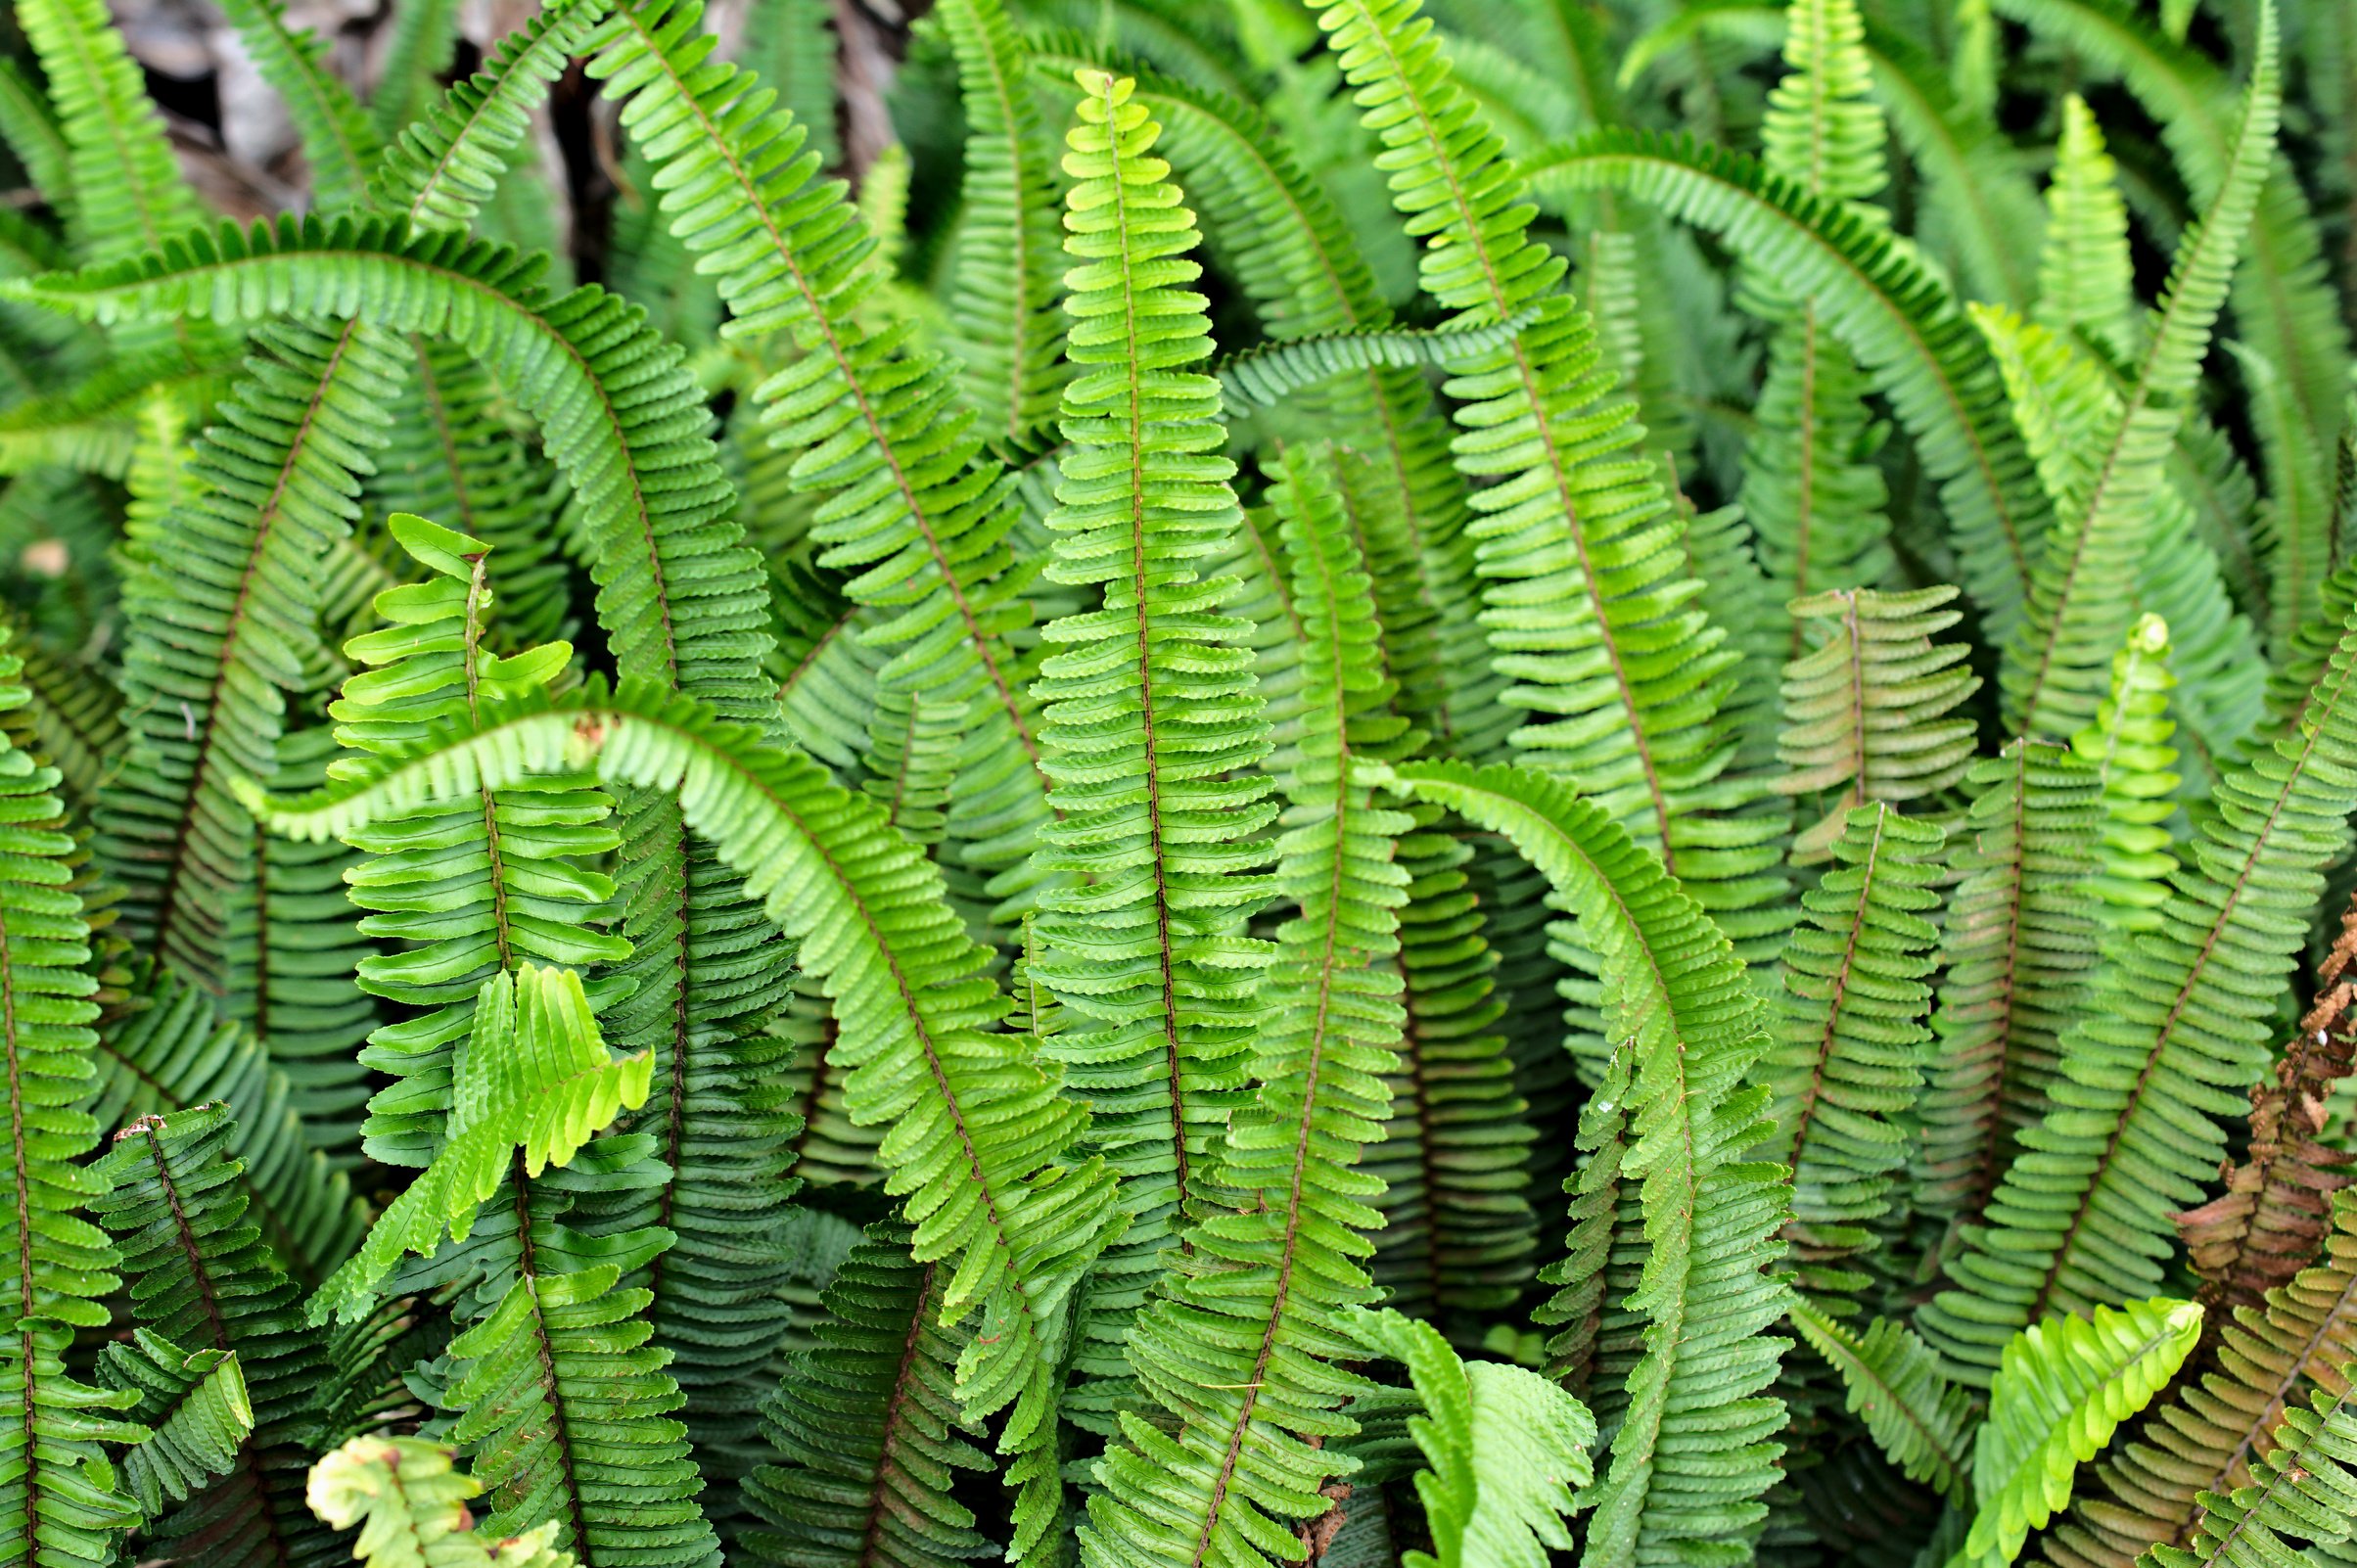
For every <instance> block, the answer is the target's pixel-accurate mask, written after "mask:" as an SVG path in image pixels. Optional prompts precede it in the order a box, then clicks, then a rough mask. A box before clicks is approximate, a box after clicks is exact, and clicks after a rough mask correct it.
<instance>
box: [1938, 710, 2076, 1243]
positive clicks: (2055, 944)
mask: <svg viewBox="0 0 2357 1568" xmlns="http://www.w3.org/2000/svg"><path fill="white" fill-rule="evenodd" d="M1964 782H1965V784H1966V786H1967V787H1968V788H1970V790H1971V791H1972V804H1971V806H1970V807H1969V808H1968V809H1967V810H1966V812H1965V815H1964V822H1963V824H1962V829H1963V830H1964V831H1968V832H1969V834H1970V837H1969V838H1968V839H1966V840H1965V841H1964V843H1965V845H1966V846H1967V847H1966V848H1964V850H1963V851H1962V853H1960V854H1959V856H1958V860H1959V862H1960V865H1959V869H1960V870H1962V871H1963V873H1964V881H1963V883H1962V884H1961V885H1960V886H1959V887H1958V888H1957V890H1956V892H1955V893H1954V894H1953V895H1952V896H1951V897H1950V899H1949V901H1948V906H1947V908H1946V910H1945V911H1944V920H1945V926H1946V944H1945V950H1944V951H1943V953H1942V958H1943V961H1944V962H1945V965H1946V969H1947V973H1946V975H1945V976H1944V977H1943V979H1942V980H1941V983H1940V989H1939V1001H1938V1006H1937V1008H1936V1009H1935V1010H1934V1011H1933V1013H1932V1016H1931V1027H1932V1032H1933V1033H1934V1034H1935V1035H1936V1036H1937V1037H1938V1038H1939V1044H1938V1046H1937V1048H1936V1049H1935V1050H1934V1052H1933V1061H1934V1064H1935V1065H1934V1067H1933V1071H1932V1074H1931V1086H1930V1087H1929V1088H1927V1089H1926V1090H1925V1091H1924V1093H1923V1098H1922V1103H1921V1108H1920V1113H1919V1115H1920V1123H1921V1134H1920V1135H1921V1145H1920V1150H1919V1153H1918V1166H1917V1171H1916V1202H1917V1204H1918V1207H1920V1208H1922V1209H1926V1210H1928V1211H1930V1212H1932V1213H1935V1214H1940V1215H1944V1216H1947V1217H1950V1218H1952V1219H1955V1220H1961V1221H1964V1222H1972V1221H1976V1220H1977V1219H1978V1218H1979V1216H1980V1213H1981V1210H1982V1209H1983V1208H1984V1207H1986V1206H1987V1204H1988V1201H1989V1197H1990V1194H1991V1193H1993V1192H1995V1191H1996V1189H1997V1180H1998V1177H1999V1176H2002V1175H2003V1174H2004V1173H2005V1171H2006V1170H2007V1169H2008V1168H2009V1167H2010V1165H2011V1164H2012V1157H2013V1140H2014V1138H2015V1136H2016V1135H2017V1134H2018V1133H2019V1131H2020V1130H2021V1129H2023V1128H2025V1127H2029V1126H2031V1125H2033V1124H2035V1123H2036V1121H2037V1120H2038V1116H2039V1114H2040V1112H2041V1111H2042V1110H2043V1108H2044V1107H2045V1104H2046V1097H2047V1094H2048V1092H2049V1090H2050V1088H2051V1087H2052V1085H2053V1083H2054V1080H2055V1075H2056V1074H2057V1071H2058V1070H2059V1067H2060V1062H2061V1044H2060V1041H2061V1037H2062V1034H2063V1031H2064V1030H2065V1029H2067V1028H2068V1027H2069V1024H2070V1021H2071V1019H2072V1017H2073V1016H2074V1015H2075V1013H2076V1012H2077V1010H2078V1005H2079V1003H2080V1002H2082V1001H2083V1000H2084V999H2085V996H2086V990H2087V987H2088V985H2089V984H2090V982H2091V981H2092V979H2093V976H2094V971H2095V964H2096V955H2097V946H2098V937H2099V931H2098V927H2097V923H2096V920H2095V909H2094V903H2093V899H2091V898H2090V894H2089V889H2088V882H2089V879H2090V878H2091V877H2093V876H2094V875H2095V874H2096V872H2097V869H2098V866H2099V864H2100V863H2101V862H2100V860H2099V854H2100V853H2101V847H2100V841H2099V839H2098V836H2097V835H2098V833H2099V832H2100V831H2102V830H2103V828H2104V827H2105V826H2106V823H2105V820H2104V815H2103V795H2102V793H2101V791H2102V785H2103V775H2102V774H2101V772H2100V771H2099V770H2098V768H2097V767H2095V766H2092V765H2089V764H2088V763H2087V762H2086V761H2084V760H2083V759H2081V758H2077V757H2074V756H2073V755H2072V754H2071V753H2069V752H2066V751H2064V750H2063V749H2062V748H2061V747H2058V746H2056V745H2054V744H2053V743H2051V742H2047V741H2040V740H2035V739H2031V738H2029V737H2023V738H2020V739H2017V740H2013V741H2010V742H2008V743H2007V745H2006V747H2005V749H2004V750H2003V751H2001V752H2000V753H1999V754H1998V755H1997V756H1995V757H1993V758H1989V759H1986V760H1984V761H1978V762H1975V763H1974V764H1973V765H1972V768H1971V770H1970V771H1969V772H1967V773H1966V774H1965V775H1964Z"/></svg>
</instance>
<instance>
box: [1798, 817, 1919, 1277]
mask: <svg viewBox="0 0 2357 1568" xmlns="http://www.w3.org/2000/svg"><path fill="white" fill-rule="evenodd" d="M1946 844H1947V837H1946V835H1945V834H1943V833H1942V832H1941V831H1940V829H1939V828H1938V827H1937V826H1936V825H1933V824H1931V823H1926V822H1914V821H1910V820H1908V819H1907V818H1906V817H1903V816H1901V815H1900V814H1899V812H1898V808H1897V807H1894V806H1892V805H1891V804H1890V803H1888V802H1886V801H1876V802H1873V803H1872V804H1871V805H1867V806H1861V807H1857V808H1856V809H1854V810H1851V811H1850V812H1848V813H1847V814H1846V816H1845V818H1844V826H1843V828H1842V833H1841V837H1840V838H1838V839H1836V840H1834V841H1833V843H1832V844H1831V845H1830V846H1829V847H1828V849H1829V852H1830V853H1831V856H1832V864H1831V865H1830V866H1829V867H1828V868H1827V869H1826V873H1825V876H1824V877H1823V878H1822V879H1821V880H1820V881H1819V882H1818V885H1817V886H1816V887H1815V888H1813V889H1811V890H1810V891H1809V892H1808V893H1807V894H1806V895H1805V896H1804V897H1803V899H1802V900H1801V901H1802V906H1803V908H1804V909H1805V910H1806V911H1807V913H1806V914H1805V915H1804V917H1803V918H1802V920H1801V922H1800V923H1799V924H1798V925H1796V926H1795V927H1794V928H1793V930H1792V933H1791V935H1790V936H1789V937H1788V938H1787V939H1786V940H1785V945H1784V959H1783V964H1782V968H1781V975H1782V980H1783V984H1782V987H1781V990H1780V994H1779V1017H1778V1019H1777V1022H1776V1025H1775V1028H1774V1031H1773V1038H1774V1040H1775V1043H1774V1044H1773V1045H1772V1046H1771V1047H1770V1048H1769V1050H1768V1052H1767V1054H1766V1055H1765V1056H1763V1057H1762V1058H1761V1059H1760V1063H1759V1066H1758V1067H1757V1068H1755V1069H1754V1070H1753V1071H1754V1075H1755V1077H1756V1078H1757V1079H1758V1081H1759V1082H1761V1083H1763V1084H1766V1085H1767V1086H1768V1089H1769V1094H1770V1099H1769V1114H1770V1115H1771V1116H1772V1117H1773V1118H1774V1119H1775V1121H1776V1128H1777V1138H1778V1142H1777V1145H1776V1148H1777V1155H1778V1158H1779V1159H1780V1160H1781V1161H1782V1162H1783V1163H1784V1164H1786V1165H1789V1166H1790V1167H1792V1221H1791V1223H1790V1224H1789V1225H1788V1226H1787V1227H1786V1230H1785V1236H1786V1239H1787V1240H1788V1241H1789V1242H1790V1243H1791V1245H1792V1248H1793V1256H1794V1259H1795V1261H1796V1262H1798V1264H1799V1265H1800V1284H1801V1288H1802V1289H1803V1290H1804V1291H1809V1292H1814V1293H1817V1294H1820V1295H1824V1296H1827V1297H1831V1298H1835V1299H1838V1298H1840V1297H1842V1296H1845V1295H1849V1294H1853V1293H1855V1292H1857V1291H1858V1290H1860V1289H1862V1288H1863V1287H1864V1286H1865V1284H1866V1283H1867V1280H1866V1276H1865V1275H1863V1274H1861V1273H1859V1272H1858V1271H1857V1270H1856V1269H1855V1268H1848V1267H1845V1261H1846V1260H1848V1259H1850V1258H1853V1257H1855V1256H1856V1255H1857V1254H1858V1253H1860V1252H1862V1251H1865V1250H1866V1249H1868V1248H1869V1247H1870V1246H1872V1231H1871V1227H1872V1225H1873V1224H1874V1222H1876V1221H1878V1220H1880V1219H1881V1218H1882V1217H1883V1216H1884V1215H1886V1214H1888V1213H1890V1211H1891V1209H1892V1207H1893V1204H1892V1201H1891V1198H1892V1194H1891V1189H1892V1187H1893V1185H1894V1184H1895V1177H1896V1174H1897V1173H1898V1172H1899V1171H1900V1170H1901V1168H1903V1167H1904V1166H1905V1165H1906V1163H1907V1156H1908V1145H1909V1141H1910V1140H1909V1137H1908V1133H1907V1127H1908V1123H1909V1122H1910V1121H1911V1120H1912V1116H1913V1112H1914V1110H1915V1102H1916V1098H1917V1096H1918V1094H1919V1093H1920V1092H1921V1089H1922V1085H1923V1076H1924V1069H1925V1068H1926V1067H1927V1066H1929V1065H1930V1053H1929V1050H1928V1047H1929V1046H1930V1044H1931V1039H1932V1035H1931V1031H1930V1030H1929V1029H1927V1028H1925V1027H1924V1023H1923V1020H1924V1016H1925V1015H1926V1014H1927V1013H1929V1012H1930V1010H1931V987H1930V986H1929V985H1928V984H1926V981H1927V979H1928V977H1929V976H1930V974H1931V971H1932V969H1933V968H1934V967H1935V962H1936V960H1935V958H1934V956H1933V948H1934V947H1936V945H1938V943H1939V930H1938V928H1937V927H1935V926H1933V925H1932V924H1931V923H1930V922H1929V921H1927V920H1925V919H1924V916H1925V915H1926V914H1927V913H1931V912H1935V911H1936V910H1937V908H1938V906H1939V897H1938V895H1937V894H1935V893H1934V892H1932V891H1931V889H1932V884H1933V883H1934V881H1935V880H1936V878H1937V876H1938V868H1939V865H1940V859H1941V852H1942V851H1943V849H1944V848H1945V847H1946Z"/></svg>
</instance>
